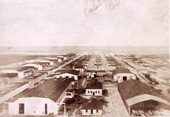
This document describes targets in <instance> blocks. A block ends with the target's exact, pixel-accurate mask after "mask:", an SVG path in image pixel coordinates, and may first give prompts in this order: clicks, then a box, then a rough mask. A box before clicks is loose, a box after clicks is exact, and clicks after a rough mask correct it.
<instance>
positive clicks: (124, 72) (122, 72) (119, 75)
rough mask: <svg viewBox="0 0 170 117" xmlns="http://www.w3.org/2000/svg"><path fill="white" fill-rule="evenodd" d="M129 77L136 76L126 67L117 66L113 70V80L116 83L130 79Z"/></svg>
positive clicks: (133, 77) (133, 78)
mask: <svg viewBox="0 0 170 117" xmlns="http://www.w3.org/2000/svg"><path fill="white" fill-rule="evenodd" d="M130 79H132V80H135V79H137V78H136V76H135V75H134V74H133V73H131V72H130V71H129V70H128V69H125V68H117V69H116V70H114V71H113V80H114V81H116V82H118V83H121V82H123V81H126V80H130Z"/></svg>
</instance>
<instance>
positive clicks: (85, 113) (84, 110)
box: [81, 109, 102, 115]
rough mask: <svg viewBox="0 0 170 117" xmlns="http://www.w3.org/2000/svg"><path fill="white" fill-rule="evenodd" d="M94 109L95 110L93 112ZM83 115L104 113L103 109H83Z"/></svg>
mask: <svg viewBox="0 0 170 117" xmlns="http://www.w3.org/2000/svg"><path fill="white" fill-rule="evenodd" d="M92 111H93V112H92ZM81 112H82V115H102V110H96V109H93V110H91V109H87V110H86V109H81Z"/></svg>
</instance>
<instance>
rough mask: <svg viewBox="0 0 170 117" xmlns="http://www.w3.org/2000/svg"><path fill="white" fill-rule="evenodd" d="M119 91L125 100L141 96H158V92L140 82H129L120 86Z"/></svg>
mask: <svg viewBox="0 0 170 117" xmlns="http://www.w3.org/2000/svg"><path fill="white" fill-rule="evenodd" d="M118 89H119V92H120V94H121V95H122V98H123V100H127V99H130V98H133V97H135V96H138V95H141V94H150V95H154V96H158V92H157V91H156V90H155V89H154V88H153V87H150V86H148V85H146V84H145V83H143V82H140V81H139V80H127V81H124V82H122V83H119V84H118Z"/></svg>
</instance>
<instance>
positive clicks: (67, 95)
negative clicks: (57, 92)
mask: <svg viewBox="0 0 170 117" xmlns="http://www.w3.org/2000/svg"><path fill="white" fill-rule="evenodd" d="M65 97H66V98H73V97H74V91H73V90H72V89H67V90H66V95H65Z"/></svg>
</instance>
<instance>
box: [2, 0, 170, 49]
mask: <svg viewBox="0 0 170 117" xmlns="http://www.w3.org/2000/svg"><path fill="white" fill-rule="evenodd" d="M90 1H91V0H86V1H85V0H0V46H168V45H169V35H168V33H169V29H168V28H169V27H168V26H169V24H168V0H119V4H115V1H116V0H100V1H101V5H100V6H99V7H98V8H97V9H96V10H94V11H93V12H91V13H90V12H87V14H86V15H85V9H86V10H89V9H91V8H93V4H92V3H90ZM86 3H87V4H86ZM111 3H112V4H111Z"/></svg>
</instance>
